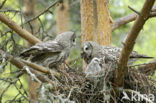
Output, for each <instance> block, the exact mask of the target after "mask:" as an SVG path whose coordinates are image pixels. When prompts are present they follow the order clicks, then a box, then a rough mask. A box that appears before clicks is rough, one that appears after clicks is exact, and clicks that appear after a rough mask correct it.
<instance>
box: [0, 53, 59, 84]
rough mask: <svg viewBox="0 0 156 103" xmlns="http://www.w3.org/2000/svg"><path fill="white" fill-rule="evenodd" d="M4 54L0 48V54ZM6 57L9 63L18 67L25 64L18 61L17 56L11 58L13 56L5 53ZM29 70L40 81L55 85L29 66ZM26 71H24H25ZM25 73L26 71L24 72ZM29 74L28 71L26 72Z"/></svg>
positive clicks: (20, 67) (21, 67)
mask: <svg viewBox="0 0 156 103" xmlns="http://www.w3.org/2000/svg"><path fill="white" fill-rule="evenodd" d="M3 54H6V53H5V52H3V51H2V50H0V55H3ZM6 58H7V59H9V60H10V62H11V64H13V65H15V66H16V67H18V68H19V69H23V67H25V66H26V65H25V64H24V63H23V62H22V61H20V60H19V59H17V58H13V56H11V55H9V54H6ZM30 71H31V72H32V73H34V74H35V75H36V77H37V78H38V79H39V80H41V81H42V82H48V83H52V84H54V85H56V84H55V83H54V82H53V81H51V80H50V79H49V78H47V77H46V76H44V75H42V74H41V73H40V72H38V71H35V70H33V69H31V68H30ZM25 72H26V71H25ZM26 73H27V72H26ZM28 74H29V73H28Z"/></svg>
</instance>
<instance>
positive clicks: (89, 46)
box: [81, 41, 153, 64]
mask: <svg viewBox="0 0 156 103" xmlns="http://www.w3.org/2000/svg"><path fill="white" fill-rule="evenodd" d="M82 49H83V53H82V54H81V57H82V58H83V59H84V60H85V62H86V63H87V64H89V63H90V61H91V60H92V59H93V58H94V57H97V58H102V57H104V56H105V63H106V64H107V63H111V64H113V63H114V64H117V61H118V59H119V57H120V53H121V50H122V49H121V48H118V47H111V46H102V45H99V44H98V43H96V42H92V41H87V42H85V43H84V45H83V47H82ZM129 58H130V59H129V61H128V64H132V63H133V62H134V61H135V60H136V59H138V58H153V57H148V56H146V55H142V54H138V53H137V52H136V51H133V52H132V53H131V54H130V57H129Z"/></svg>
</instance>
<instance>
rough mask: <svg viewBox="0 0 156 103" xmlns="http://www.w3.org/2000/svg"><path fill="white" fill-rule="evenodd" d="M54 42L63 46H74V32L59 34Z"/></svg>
mask: <svg viewBox="0 0 156 103" xmlns="http://www.w3.org/2000/svg"><path fill="white" fill-rule="evenodd" d="M55 40H56V41H58V42H61V43H62V44H64V45H68V46H70V47H72V46H75V45H76V35H75V33H74V32H71V31H68V32H63V33H61V34H59V35H58V36H57V37H56V39H55Z"/></svg>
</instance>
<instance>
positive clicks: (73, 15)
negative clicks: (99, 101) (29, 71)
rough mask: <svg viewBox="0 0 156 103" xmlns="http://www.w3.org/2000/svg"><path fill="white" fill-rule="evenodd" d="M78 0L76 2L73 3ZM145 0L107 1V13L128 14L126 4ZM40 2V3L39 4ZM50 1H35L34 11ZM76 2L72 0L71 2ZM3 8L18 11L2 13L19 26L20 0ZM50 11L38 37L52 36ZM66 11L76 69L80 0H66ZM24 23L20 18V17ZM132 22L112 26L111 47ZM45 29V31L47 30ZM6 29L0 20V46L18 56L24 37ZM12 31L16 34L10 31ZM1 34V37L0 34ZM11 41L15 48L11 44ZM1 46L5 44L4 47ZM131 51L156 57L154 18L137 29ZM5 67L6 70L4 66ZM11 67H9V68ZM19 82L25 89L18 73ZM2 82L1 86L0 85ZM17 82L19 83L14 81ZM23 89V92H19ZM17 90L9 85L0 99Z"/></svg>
mask: <svg viewBox="0 0 156 103" xmlns="http://www.w3.org/2000/svg"><path fill="white" fill-rule="evenodd" d="M76 1H78V2H76ZM144 1H145V0H110V3H109V10H110V14H111V16H112V18H113V20H115V19H117V18H120V17H123V16H126V15H129V14H131V13H133V12H132V11H131V10H130V9H128V6H131V7H133V8H134V9H136V10H137V11H140V10H141V8H142V5H143V3H144ZM1 2H2V0H1V1H0V3H1ZM43 2H44V3H43ZM52 2H54V0H43V1H42V0H38V2H37V11H38V12H40V11H42V10H44V9H45V7H46V5H47V4H50V3H52ZM74 2H76V3H74ZM5 10H17V11H22V12H16V14H15V12H5V14H6V15H7V16H8V17H10V18H12V19H13V20H14V21H15V22H16V23H17V24H19V25H21V24H22V22H21V15H23V14H22V13H23V12H24V10H25V7H24V2H23V0H7V2H6V3H5V5H4V7H3V9H0V12H4V11H5ZM50 11H52V12H53V14H51V13H49V12H47V13H45V14H44V15H42V16H41V17H40V19H41V21H42V23H43V25H44V28H41V30H40V32H39V33H38V34H39V37H40V38H41V39H43V34H45V35H50V38H54V37H55V35H56V24H55V21H56V11H55V7H52V8H51V9H50ZM69 14H70V30H72V31H75V32H76V34H77V36H78V40H77V44H78V45H77V46H76V47H75V48H74V49H73V51H72V53H71V55H70V61H71V63H70V65H71V67H72V68H76V69H80V68H81V67H82V60H81V59H80V52H81V38H80V37H81V35H80V34H81V14H80V2H79V0H69ZM22 21H23V22H24V19H22ZM52 23H54V25H53V26H52V27H51V28H50V29H49V26H50V25H51V24H52ZM133 23H134V22H131V23H128V24H126V25H123V26H122V27H120V28H118V29H116V30H115V31H114V32H113V33H112V41H111V44H112V46H117V47H122V42H123V41H124V40H125V38H126V36H127V34H128V32H129V30H130V29H131V27H132V25H133ZM39 25H41V24H39ZM43 29H44V30H43ZM47 29H48V30H49V31H47ZM8 30H10V29H9V28H8V27H7V26H5V25H4V24H3V23H2V22H0V32H1V36H0V46H1V47H0V48H1V49H3V50H5V51H7V52H10V53H11V54H13V55H14V56H18V55H19V52H21V50H22V49H23V48H24V47H23V45H24V40H23V39H21V38H20V37H19V36H18V35H13V37H12V35H11V34H9V33H7V35H5V34H4V32H6V31H8ZM14 34H16V33H14ZM2 35H5V36H2ZM10 38H14V40H15V42H13V41H9V42H7V43H6V42H4V41H8V40H9V39H10ZM15 44H17V45H16V47H15ZM4 45H7V46H6V47H4ZM134 50H135V51H137V52H139V53H141V54H146V55H148V56H153V57H156V18H151V19H149V20H148V21H147V22H146V24H145V25H144V28H143V29H142V30H141V32H140V34H139V37H138V38H137V42H136V44H135V47H134ZM144 62H147V61H143V60H142V61H138V62H137V63H144ZM7 68H8V69H7ZM10 68H12V69H10ZM11 70H14V71H15V70H17V69H16V68H15V67H14V66H11V67H10V64H8V65H7V66H6V69H5V72H3V73H1V74H0V77H10V78H11V77H14V75H10V74H7V73H9V72H10V71H11ZM153 78H156V75H154V77H153ZM20 79H21V82H22V83H23V84H24V85H23V86H24V88H25V89H26V90H28V84H27V80H26V76H25V75H24V76H22V77H21V78H20ZM2 84H3V85H2ZM17 84H19V83H18V82H17ZM7 85H8V84H7V83H2V81H0V94H1V93H2V91H3V89H4V88H6V87H7ZM22 92H23V91H22ZM17 93H18V91H17V88H15V87H14V86H12V87H9V88H8V90H7V91H6V92H5V97H3V99H2V102H4V101H6V100H11V99H12V98H14V96H15V95H16V94H17Z"/></svg>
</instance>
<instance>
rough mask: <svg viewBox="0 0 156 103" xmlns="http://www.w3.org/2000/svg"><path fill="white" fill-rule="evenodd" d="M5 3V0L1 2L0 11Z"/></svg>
mask: <svg viewBox="0 0 156 103" xmlns="http://www.w3.org/2000/svg"><path fill="white" fill-rule="evenodd" d="M6 1H7V0H3V2H2V4H1V5H0V9H2V7H3V6H4V4H5V2H6Z"/></svg>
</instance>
